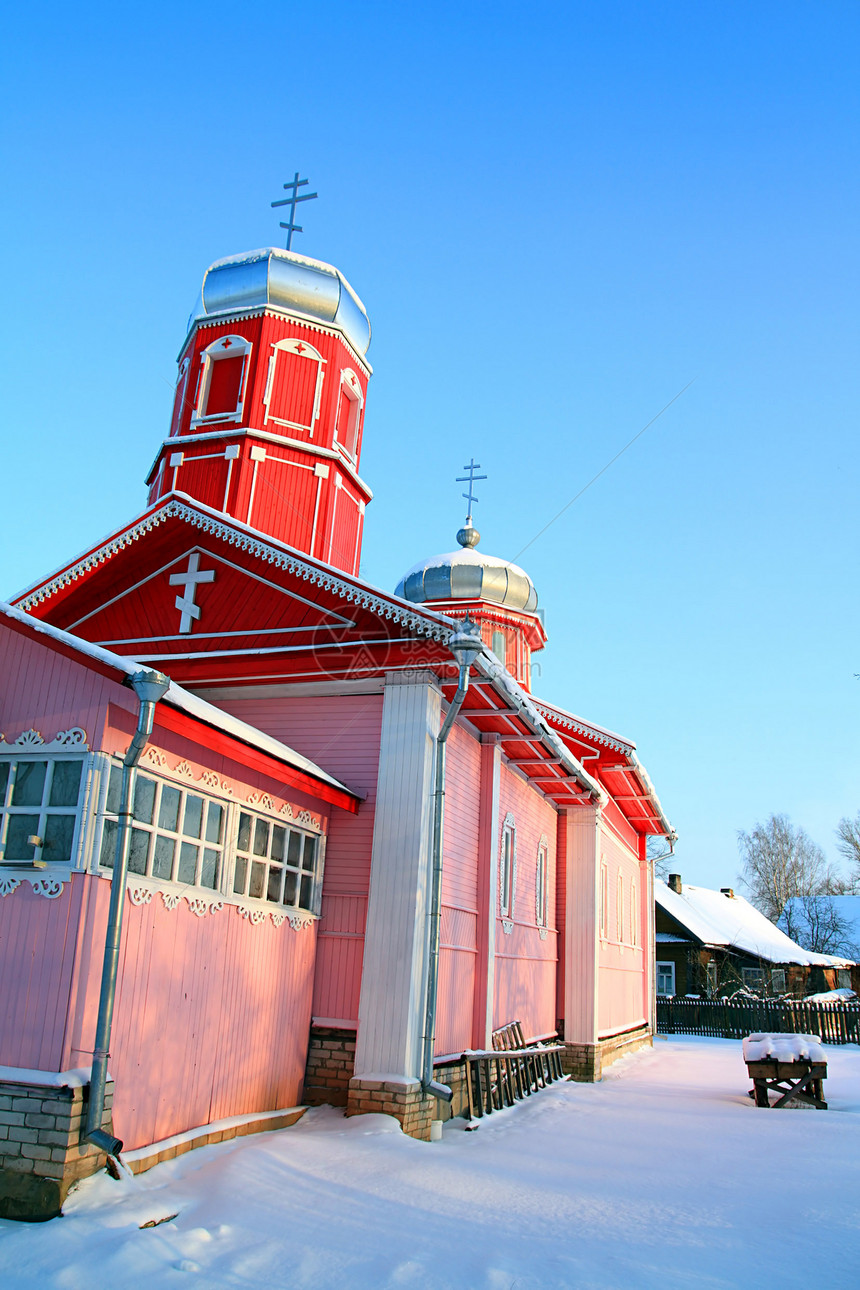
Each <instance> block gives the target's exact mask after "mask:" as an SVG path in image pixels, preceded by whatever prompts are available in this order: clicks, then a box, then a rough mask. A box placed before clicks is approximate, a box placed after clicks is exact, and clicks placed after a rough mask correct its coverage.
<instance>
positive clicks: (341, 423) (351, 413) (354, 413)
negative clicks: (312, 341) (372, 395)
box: [334, 367, 363, 461]
mask: <svg viewBox="0 0 860 1290" xmlns="http://www.w3.org/2000/svg"><path fill="white" fill-rule="evenodd" d="M362 404H363V399H362V394H361V385H360V384H359V380H358V377H357V376H356V374H355V372H353V370H352V368H349V367H347V368H345V369H344V371H343V372H341V376H340V394H339V400H338V408H337V421H336V422H335V428H334V437H335V442H336V443H337V445H338V447H339V448H342V449H343V451H344V452H345V453H346V455H347V456H348V457H350V458H351V459H352V461H355V459H356V456H357V454H358V428H359V423H360V421H361V409H362Z"/></svg>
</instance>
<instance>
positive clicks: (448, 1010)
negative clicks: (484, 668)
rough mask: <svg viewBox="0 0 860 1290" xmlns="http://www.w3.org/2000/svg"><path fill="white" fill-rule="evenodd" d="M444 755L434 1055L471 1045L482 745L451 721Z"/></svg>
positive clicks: (476, 941) (475, 954)
mask: <svg viewBox="0 0 860 1290" xmlns="http://www.w3.org/2000/svg"><path fill="white" fill-rule="evenodd" d="M446 759H447V760H446V770H445V821H444V829H443V835H444V845H443V859H442V927H441V937H440V952H439V1000H438V1007H437V1011H436V1043H435V1051H436V1054H437V1055H441V1054H443V1053H452V1052H455V1051H461V1050H462V1049H464V1048H469V1047H471V1045H472V1009H473V1003H474V995H475V970H476V962H477V944H478V889H477V883H478V833H479V823H480V805H481V803H480V795H481V745H480V743H479V742H478V740H477V739H476V738H475V737H474V736H473V735H471V734H469V732H468V731H466V730H464V729H462V727H460V726H457V725H455V726H454V728H453V730H452V731H451V734H450V735H449V737H448V745H447V751H446Z"/></svg>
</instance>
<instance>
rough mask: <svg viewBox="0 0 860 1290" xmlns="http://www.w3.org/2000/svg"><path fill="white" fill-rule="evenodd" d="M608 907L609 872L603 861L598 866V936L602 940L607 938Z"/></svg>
mask: <svg viewBox="0 0 860 1290" xmlns="http://www.w3.org/2000/svg"><path fill="white" fill-rule="evenodd" d="M608 907H609V872H608V870H607V868H606V863H605V861H604V862H603V863H602V864H601V866H600V935H601V938H602V939H603V940H606V937H607V927H606V920H607V914H608Z"/></svg>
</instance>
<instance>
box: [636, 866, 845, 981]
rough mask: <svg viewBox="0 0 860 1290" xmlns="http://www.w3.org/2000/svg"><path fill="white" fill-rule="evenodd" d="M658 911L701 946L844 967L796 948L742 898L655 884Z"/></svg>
mask: <svg viewBox="0 0 860 1290" xmlns="http://www.w3.org/2000/svg"><path fill="white" fill-rule="evenodd" d="M654 899H655V901H656V904H657V907H658V909H662V910H663V912H664V913H666V914H668V915H669V917H670V918H671V919H672V920H673V921H674V922H675V923H676V924H678V925H679V926H680V927H683V928H684V929H686V931H688V932H689V933H690V935H691V936H692V937H693V938H694V939H695V940H697V941H700V942H701V943H702V944H703V945H707V946H710V947H712V948H714V949H733V950H739V951H741V952H742V953H744V954H751V955H753V956H754V957H755V958H759V959H764V960H766V961H767V962H769V963H798V964H801V965H802V966H805V967H811V966H818V967H845V966H847V960H845V959H842V958H838V957H837V956H836V955H833V954H815V953H813V951H812V950H805V949H804V948H803V947H802V946H801V945H798V944H796V942H795V941H793V940H791V938H790V937H788V936H786V934H785V932H783V931H781V930H780V928H778V927H776V926H775V925H774V924H773V923H772V922H771V921H770V919H768V918H765V916H764V914H762V913H760V912H759V910H757V909H756V908H755V907H754V906H753V905H751V904H750V903H749V901H748V900H745V899H744V897H743V896H737V895H735V894H734V893H732V894H731V895H726V894H724V893H723V892H722V891H712V890H711V889H710V888H708V887H693V886H691V885H690V884H689V883H686V882H685V883H683V884H682V885H681V891H680V892H677V891H673V889H672V888H671V887H669V886H667V885H665V884H663V883H657V884H656V885H655V889H654Z"/></svg>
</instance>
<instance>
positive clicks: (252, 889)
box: [248, 860, 266, 896]
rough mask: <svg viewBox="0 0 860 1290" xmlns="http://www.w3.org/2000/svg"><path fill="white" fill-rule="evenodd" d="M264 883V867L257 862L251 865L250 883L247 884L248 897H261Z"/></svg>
mask: <svg viewBox="0 0 860 1290" xmlns="http://www.w3.org/2000/svg"><path fill="white" fill-rule="evenodd" d="M265 882H266V866H265V865H264V864H260V862H259V860H254V861H252V863H251V881H250V883H249V884H248V895H249V896H262V894H263V887H264V885H265Z"/></svg>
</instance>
